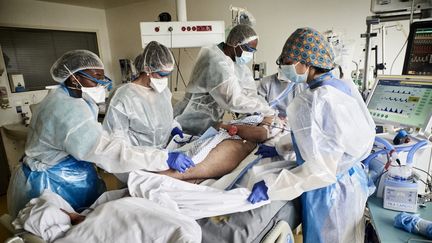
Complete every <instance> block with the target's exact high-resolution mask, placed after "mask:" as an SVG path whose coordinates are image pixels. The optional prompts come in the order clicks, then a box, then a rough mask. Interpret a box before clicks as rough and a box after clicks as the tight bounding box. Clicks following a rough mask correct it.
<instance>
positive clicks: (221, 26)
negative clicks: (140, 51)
mask: <svg viewBox="0 0 432 243" xmlns="http://www.w3.org/2000/svg"><path fill="white" fill-rule="evenodd" d="M140 30H141V43H142V46H143V48H144V47H145V46H146V45H147V44H148V43H149V42H151V41H157V42H159V43H161V44H163V45H165V46H167V47H169V48H187V47H202V46H206V45H211V44H217V43H220V42H222V41H225V23H224V22H223V21H187V22H141V23H140Z"/></svg>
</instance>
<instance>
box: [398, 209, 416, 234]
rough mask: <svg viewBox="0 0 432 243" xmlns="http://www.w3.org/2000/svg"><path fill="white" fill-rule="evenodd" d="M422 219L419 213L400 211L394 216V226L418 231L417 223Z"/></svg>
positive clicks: (409, 230) (412, 231)
mask: <svg viewBox="0 0 432 243" xmlns="http://www.w3.org/2000/svg"><path fill="white" fill-rule="evenodd" d="M419 220H420V217H419V215H418V214H409V213H405V212H402V213H399V214H397V215H396V216H395V218H394V224H393V225H394V226H395V227H396V228H400V229H404V230H406V231H408V232H410V233H416V232H415V229H416V225H417V222H418V221H419Z"/></svg>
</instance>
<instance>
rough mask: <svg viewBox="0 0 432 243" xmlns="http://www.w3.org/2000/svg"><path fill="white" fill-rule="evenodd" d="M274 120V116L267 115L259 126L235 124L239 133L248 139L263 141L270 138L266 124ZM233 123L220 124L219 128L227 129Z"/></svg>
mask: <svg viewBox="0 0 432 243" xmlns="http://www.w3.org/2000/svg"><path fill="white" fill-rule="evenodd" d="M272 121H273V117H265V118H264V120H263V121H262V123H261V124H259V125H258V126H253V125H234V126H235V127H237V135H238V136H239V137H241V138H243V139H245V140H247V141H251V142H254V143H262V142H264V141H266V140H267V139H268V130H267V129H268V128H267V129H266V128H265V127H264V126H266V125H269V124H271V123H272ZM232 126H233V125H228V124H222V123H221V124H220V125H219V128H223V129H225V130H227V131H229V129H230V128H231V127H232Z"/></svg>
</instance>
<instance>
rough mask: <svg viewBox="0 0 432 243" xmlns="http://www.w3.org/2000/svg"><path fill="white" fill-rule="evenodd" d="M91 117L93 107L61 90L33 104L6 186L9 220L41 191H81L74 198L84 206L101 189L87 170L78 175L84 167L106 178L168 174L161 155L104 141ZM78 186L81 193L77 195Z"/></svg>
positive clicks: (112, 138)
mask: <svg viewBox="0 0 432 243" xmlns="http://www.w3.org/2000/svg"><path fill="white" fill-rule="evenodd" d="M96 114H97V106H96V105H95V104H93V103H91V102H87V101H86V100H84V99H82V98H73V97H70V96H69V94H68V93H67V91H66V89H64V88H58V89H56V90H53V91H51V92H50V93H49V94H48V95H47V97H45V99H44V100H43V101H42V102H41V103H39V104H38V106H37V107H36V111H35V112H34V113H33V117H32V120H31V123H30V129H29V134H28V138H27V143H26V148H25V155H26V156H25V157H24V165H22V164H21V165H20V166H18V167H17V169H16V170H15V172H14V174H13V176H12V178H11V182H10V183H9V188H8V207H9V213H10V214H11V215H13V216H15V215H16V213H17V212H18V210H19V209H21V208H22V207H23V206H24V205H25V204H26V203H27V202H28V201H29V200H30V199H31V198H32V197H37V196H38V195H40V193H42V191H41V190H42V189H43V188H50V189H51V190H53V191H56V192H57V193H59V194H61V195H63V196H64V197H66V196H69V195H74V193H75V194H76V193H80V191H81V194H79V195H78V196H79V197H80V198H81V197H82V198H83V200H85V202H86V204H88V203H90V202H89V201H88V200H89V198H91V197H92V196H97V195H93V194H96V193H100V190H97V188H96V187H99V186H101V187H103V186H104V185H97V184H95V183H100V181H101V179H100V178H99V179H98V178H97V174H96V175H95V173H96V171H95V170H94V168H93V167H91V166H90V165H87V167H85V168H84V169H81V170H79V167H82V166H84V165H86V163H87V164H88V162H91V163H94V164H96V165H97V166H98V167H100V168H102V169H104V170H106V171H108V172H111V173H123V172H130V171H133V170H139V169H144V170H148V171H163V170H167V169H168V164H167V162H166V161H167V158H168V153H167V152H166V151H163V150H159V149H155V148H151V147H144V146H132V145H130V143H128V142H127V140H126V139H125V138H124V137H122V136H110V135H109V134H108V133H107V132H105V131H104V130H103V129H102V125H101V124H100V123H98V122H97V119H96ZM88 176H91V178H93V180H94V182H92V181H90V180H91V178H88ZM89 183H90V184H89ZM81 185H82V186H84V187H85V188H82V189H81V190H80V189H79V187H80V186H81ZM62 192H64V193H65V194H62ZM75 197H76V196H75ZM73 199H74V198H73V197H71V198H70V200H69V201H70V203H71V202H72V200H73ZM76 206H85V205H82V204H81V205H80V204H77V205H76Z"/></svg>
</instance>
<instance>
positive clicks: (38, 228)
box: [12, 190, 75, 242]
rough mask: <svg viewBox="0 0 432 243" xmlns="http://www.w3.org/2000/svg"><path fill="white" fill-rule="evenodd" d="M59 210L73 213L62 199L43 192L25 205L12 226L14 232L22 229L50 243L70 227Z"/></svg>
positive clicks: (67, 220)
mask: <svg viewBox="0 0 432 243" xmlns="http://www.w3.org/2000/svg"><path fill="white" fill-rule="evenodd" d="M61 208H62V209H64V210H66V211H68V212H75V211H74V210H73V209H72V207H71V206H70V205H69V204H68V203H67V202H66V201H65V200H64V199H63V198H62V197H60V196H59V195H57V194H55V193H53V192H51V191H49V190H45V191H44V192H43V193H42V195H41V196H40V197H38V198H33V199H32V200H30V202H28V203H27V204H26V206H25V207H24V208H23V209H22V210H21V211H20V212H19V213H18V216H17V218H16V219H15V220H14V221H13V222H12V225H13V226H14V228H15V229H16V230H19V229H24V230H26V231H28V232H30V233H32V234H34V235H37V236H40V237H41V238H42V239H44V240H45V241H48V242H52V241H54V240H56V239H57V238H59V237H62V236H63V235H64V234H65V233H66V231H68V230H69V229H70V228H71V227H72V224H71V222H70V218H69V216H68V215H67V214H65V213H64V212H62V211H61V210H60V209H61Z"/></svg>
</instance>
